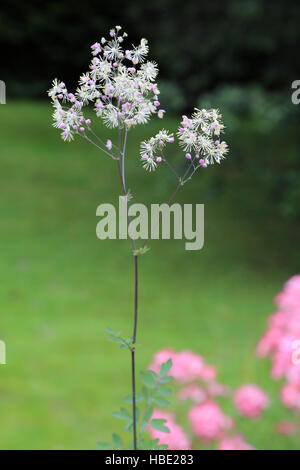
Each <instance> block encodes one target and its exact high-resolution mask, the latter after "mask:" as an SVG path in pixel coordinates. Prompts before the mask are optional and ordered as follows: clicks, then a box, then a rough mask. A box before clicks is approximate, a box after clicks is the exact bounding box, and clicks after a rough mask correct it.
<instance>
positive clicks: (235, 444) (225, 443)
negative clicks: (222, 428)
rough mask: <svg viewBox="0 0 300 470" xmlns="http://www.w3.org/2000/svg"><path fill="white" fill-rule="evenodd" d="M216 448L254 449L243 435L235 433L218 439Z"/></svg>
mask: <svg viewBox="0 0 300 470" xmlns="http://www.w3.org/2000/svg"><path fill="white" fill-rule="evenodd" d="M218 450H255V449H254V447H253V446H251V445H250V444H248V443H247V442H246V441H245V440H244V438H243V436H241V435H240V434H237V435H235V436H225V437H222V438H221V439H220V441H219V445H218Z"/></svg>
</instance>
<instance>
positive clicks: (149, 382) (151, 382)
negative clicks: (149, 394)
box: [141, 370, 155, 388]
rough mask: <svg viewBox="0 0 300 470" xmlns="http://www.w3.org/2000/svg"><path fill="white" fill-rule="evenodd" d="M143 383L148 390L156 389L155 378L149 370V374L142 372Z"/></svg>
mask: <svg viewBox="0 0 300 470" xmlns="http://www.w3.org/2000/svg"><path fill="white" fill-rule="evenodd" d="M141 381H142V383H143V384H144V385H146V387H148V388H154V387H155V378H154V376H153V374H151V372H150V371H149V370H148V371H147V372H143V371H142V372H141Z"/></svg>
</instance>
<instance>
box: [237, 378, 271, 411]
mask: <svg viewBox="0 0 300 470" xmlns="http://www.w3.org/2000/svg"><path fill="white" fill-rule="evenodd" d="M233 402H234V404H235V406H236V408H237V410H238V412H239V413H240V415H242V416H246V417H248V418H258V417H259V416H260V415H261V413H262V411H263V410H264V409H265V408H267V407H268V405H269V398H268V395H267V394H266V393H265V392H264V390H262V389H261V388H260V387H258V385H255V384H249V385H242V386H241V387H239V388H238V389H237V390H236V391H235V393H234V396H233Z"/></svg>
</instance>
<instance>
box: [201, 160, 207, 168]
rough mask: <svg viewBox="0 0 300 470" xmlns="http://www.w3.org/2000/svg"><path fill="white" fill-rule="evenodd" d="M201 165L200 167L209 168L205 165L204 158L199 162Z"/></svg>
mask: <svg viewBox="0 0 300 470" xmlns="http://www.w3.org/2000/svg"><path fill="white" fill-rule="evenodd" d="M199 163H200V165H201V166H202V168H207V163H205V161H204V160H203V158H201V160H199Z"/></svg>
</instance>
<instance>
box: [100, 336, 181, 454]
mask: <svg viewBox="0 0 300 470" xmlns="http://www.w3.org/2000/svg"><path fill="white" fill-rule="evenodd" d="M108 332H109V333H110V334H111V335H113V336H114V337H115V336H117V337H119V334H118V333H116V332H114V331H113V330H112V329H111V328H108ZM171 367H172V360H171V359H169V360H168V361H166V362H165V363H163V364H162V365H161V368H160V372H159V374H156V373H155V372H154V371H152V370H146V371H141V372H140V378H141V383H142V384H143V387H142V393H140V394H137V395H136V403H143V412H142V413H140V409H139V408H138V407H136V424H137V434H138V448H139V449H149V450H151V449H156V450H159V449H166V446H160V445H159V444H158V440H149V439H147V436H145V431H146V429H147V427H148V426H151V427H152V428H154V429H157V430H158V431H161V432H167V433H168V432H170V431H169V429H168V427H167V426H166V425H165V424H166V420H165V419H151V418H152V415H153V410H154V405H155V406H160V407H164V406H168V405H170V402H169V401H168V400H167V399H166V398H165V397H166V396H170V395H171V393H172V391H171V390H170V389H169V388H165V387H164V385H163V384H164V383H165V380H166V379H169V380H168V382H169V381H171V380H172V377H170V376H167V374H168V372H169V371H170V369H171ZM124 401H125V402H126V403H128V404H132V402H133V399H132V396H127V397H125V398H124ZM112 416H113V417H114V418H117V419H119V420H121V421H125V425H124V426H123V431H128V432H129V433H130V434H132V433H133V415H132V411H129V410H128V409H127V408H124V407H121V408H120V410H119V411H114V412H113V413H112ZM122 445H123V443H122V439H121V438H120V436H119V435H118V434H115V433H113V435H112V443H107V442H99V443H98V444H97V447H96V449H98V450H101V449H116V450H117V449H122Z"/></svg>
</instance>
